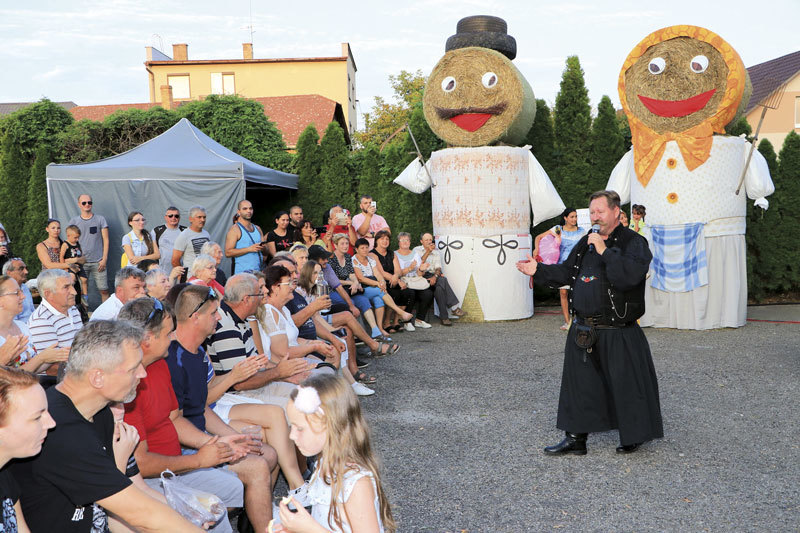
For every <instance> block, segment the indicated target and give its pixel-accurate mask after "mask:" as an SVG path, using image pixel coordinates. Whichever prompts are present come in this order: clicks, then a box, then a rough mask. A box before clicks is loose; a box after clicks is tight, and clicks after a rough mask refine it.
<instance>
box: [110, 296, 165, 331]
mask: <svg viewBox="0 0 800 533" xmlns="http://www.w3.org/2000/svg"><path fill="white" fill-rule="evenodd" d="M160 303H161V307H162V309H163V310H164V311H163V312H162V313H161V320H159V321H158V322H155V321H152V320H151V321H150V323H149V324H148V320H150V315H151V314H152V313H155V312H156V311H155V309H156V307H155V306H156V304H155V299H154V298H137V299H135V300H131V301H129V302H128V303H126V304H125V305H124V306H122V309H120V311H119V315H117V319H118V320H125V321H127V322H130V323H131V324H133V325H134V326H136V327H139V328H143V331H144V332H147V333H150V334H151V335H153V336H158V335H161V331H162V330H163V329H164V316H166V315H169V316H170V317H171V318H172V330H173V331H174V330H175V326H176V325H177V322H175V312H174V311H173V310H172V306H171V305H169V303H167V302H160ZM153 316H155V315H153Z"/></svg>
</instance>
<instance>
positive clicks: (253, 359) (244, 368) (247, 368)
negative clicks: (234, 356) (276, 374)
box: [231, 354, 267, 383]
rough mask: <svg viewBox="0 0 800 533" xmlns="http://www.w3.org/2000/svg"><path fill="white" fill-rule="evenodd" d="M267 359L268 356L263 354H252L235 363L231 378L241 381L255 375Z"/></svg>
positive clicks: (237, 381) (236, 381)
mask: <svg viewBox="0 0 800 533" xmlns="http://www.w3.org/2000/svg"><path fill="white" fill-rule="evenodd" d="M266 359H267V358H266V356H265V355H263V354H261V355H252V356H250V357H247V358H245V359H244V360H242V361H239V362H238V363H236V364H235V365H233V368H232V369H231V378H232V379H233V381H234V383H241V382H242V381H245V380H247V379H250V378H251V377H253V376H254V375H255V374H256V372H258V371H259V370H261V369H262V368H264V365H265V364H266V362H265V361H266Z"/></svg>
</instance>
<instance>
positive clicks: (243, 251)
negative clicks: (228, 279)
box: [225, 200, 264, 275]
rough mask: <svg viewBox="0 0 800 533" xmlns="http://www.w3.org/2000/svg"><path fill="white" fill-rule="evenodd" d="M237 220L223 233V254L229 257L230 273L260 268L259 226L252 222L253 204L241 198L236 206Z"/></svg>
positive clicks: (262, 248) (260, 233)
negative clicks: (225, 233)
mask: <svg viewBox="0 0 800 533" xmlns="http://www.w3.org/2000/svg"><path fill="white" fill-rule="evenodd" d="M236 212H237V214H238V215H239V218H238V220H237V221H236V222H235V223H234V224H233V226H231V228H230V229H229V230H228V233H227V235H225V255H226V256H228V257H230V258H231V263H232V266H231V275H234V274H239V273H240V272H247V271H250V270H260V269H261V253H262V251H263V250H264V246H263V245H262V244H261V241H262V240H263V235H264V234H263V233H262V231H261V228H259V227H258V226H256V225H255V224H253V221H252V219H253V204H251V203H250V202H249V201H248V200H242V201H240V202H239V205H238V206H237V211H236Z"/></svg>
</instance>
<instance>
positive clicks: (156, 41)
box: [150, 33, 164, 52]
mask: <svg viewBox="0 0 800 533" xmlns="http://www.w3.org/2000/svg"><path fill="white" fill-rule="evenodd" d="M150 39H151V40H152V43H153V46H154V47H155V48H158V51H159V52H164V39H162V38H161V36H160V35H159V34H157V33H154V34H153V35H151V36H150ZM156 45H158V46H156Z"/></svg>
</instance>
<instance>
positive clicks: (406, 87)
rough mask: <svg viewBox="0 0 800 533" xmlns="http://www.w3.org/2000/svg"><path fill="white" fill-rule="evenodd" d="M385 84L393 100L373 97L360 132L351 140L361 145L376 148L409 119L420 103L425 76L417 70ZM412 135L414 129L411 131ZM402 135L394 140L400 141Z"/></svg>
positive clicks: (398, 76)
mask: <svg viewBox="0 0 800 533" xmlns="http://www.w3.org/2000/svg"><path fill="white" fill-rule="evenodd" d="M389 85H391V87H392V91H393V92H394V96H393V101H387V100H386V99H385V98H383V97H380V96H376V97H375V104H374V105H373V106H372V109H371V110H370V111H369V112H367V113H364V129H363V130H361V131H358V132H356V134H355V135H354V138H355V139H354V140H355V141H356V143H357V144H359V145H361V146H366V145H368V144H375V145H380V144H382V143H383V142H384V141H386V139H388V138H389V136H391V135H392V134H393V133H394V132H396V131H397V130H398V129H399V128H400V127H402V126H403V125H404V124H405V123H406V122H408V120H409V119H410V118H411V113H412V111H413V109H414V107H415V106H416V105H417V104H419V103H421V102H422V93H423V91H424V90H425V76H424V75H423V74H422V71H421V70H418V71H416V72H408V71H406V70H401V71H400V74H398V75H396V76H393V75H390V76H389ZM414 134H415V135H416V130H415V131H414ZM404 137H405V134H401V135H398V136H397V137H396V138H399V139H400V140H402V139H403V138H404Z"/></svg>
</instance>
